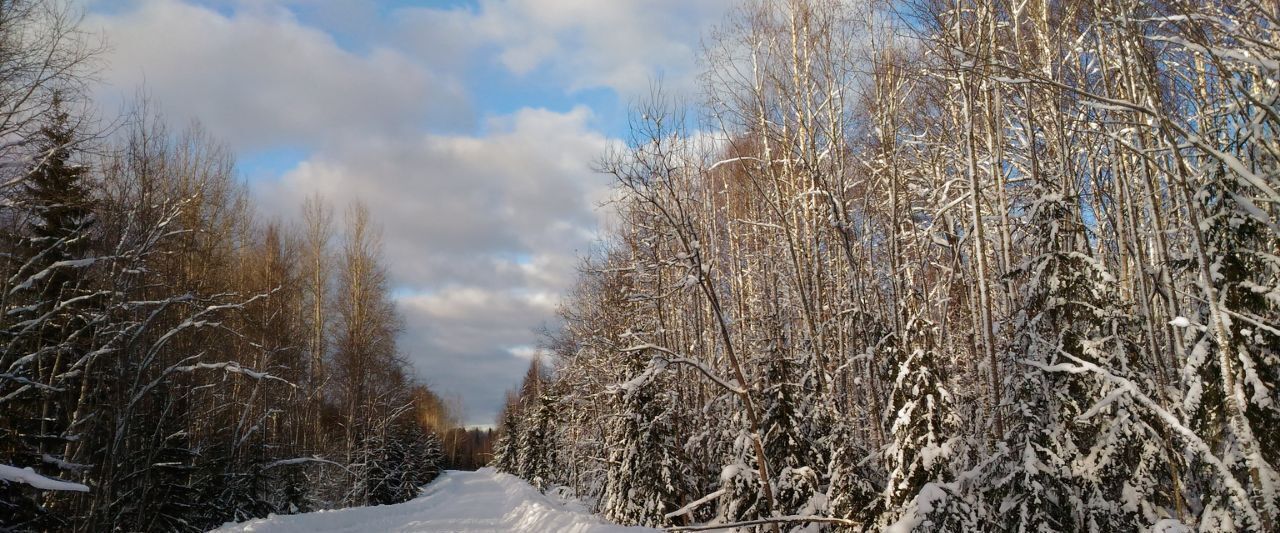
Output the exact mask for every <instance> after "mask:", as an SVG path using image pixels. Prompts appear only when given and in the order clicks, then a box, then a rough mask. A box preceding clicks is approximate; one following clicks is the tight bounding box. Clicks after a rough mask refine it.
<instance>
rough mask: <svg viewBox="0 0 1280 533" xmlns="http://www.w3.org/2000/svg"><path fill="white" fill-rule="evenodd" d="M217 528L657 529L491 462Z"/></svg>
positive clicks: (283, 531)
mask: <svg viewBox="0 0 1280 533" xmlns="http://www.w3.org/2000/svg"><path fill="white" fill-rule="evenodd" d="M215 531H217V532H222V533H233V532H245V533H247V532H254V533H348V532H349V533H355V532H361V533H363V532H374V531H377V532H382V531H386V532H399V533H409V532H413V533H426V532H430V533H443V532H451V533H452V532H459V533H462V532H480V531H493V532H499V531H501V532H512V533H549V532H559V533H644V532H652V531H657V530H654V529H648V528H641V527H624V526H619V525H613V524H607V523H604V522H603V521H602V520H601V519H600V518H598V517H596V516H595V515H592V514H591V513H589V512H587V511H585V510H584V509H583V508H582V506H581V505H580V504H577V503H576V502H565V501H558V500H556V499H553V498H550V497H547V496H545V495H543V494H542V493H540V492H538V490H537V489H535V488H533V487H532V486H530V485H529V484H527V483H525V482H524V481H521V480H520V479H519V478H516V477H514V476H511V475H507V474H502V473H498V472H497V471H495V470H493V469H492V468H482V469H480V470H479V471H476V472H461V471H456V470H450V471H447V472H445V473H444V474H442V475H441V476H440V477H439V478H438V479H436V480H435V481H433V482H432V483H431V484H430V485H427V486H426V488H425V489H424V490H423V493H422V495H421V496H419V497H418V498H416V499H414V500H411V501H408V502H405V503H400V504H396V505H380V506H374V507H355V508H351V509H338V510H333V511H320V512H316V513H306V514H298V515H290V516H272V517H269V518H265V519H261V520H251V521H249V522H241V523H238V524H227V525H224V526H222V528H220V529H217V530H215Z"/></svg>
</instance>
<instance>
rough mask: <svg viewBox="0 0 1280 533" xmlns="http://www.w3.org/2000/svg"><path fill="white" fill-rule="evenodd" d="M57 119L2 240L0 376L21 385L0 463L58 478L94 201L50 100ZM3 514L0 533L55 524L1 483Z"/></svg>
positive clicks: (22, 490)
mask: <svg viewBox="0 0 1280 533" xmlns="http://www.w3.org/2000/svg"><path fill="white" fill-rule="evenodd" d="M54 111H55V112H54V113H53V115H52V119H51V121H50V123H49V124H47V125H45V126H44V127H43V128H42V129H41V130H40V132H39V136H38V139H37V142H36V144H35V146H36V149H35V151H34V153H33V155H32V159H33V161H34V162H33V164H32V165H31V167H30V168H29V169H28V170H27V173H26V176H25V179H24V180H23V182H22V183H21V185H20V186H19V192H18V194H17V195H16V198H15V202H14V203H15V208H16V211H17V213H19V220H21V221H22V222H21V223H20V224H19V225H18V226H17V227H16V229H15V231H14V233H12V234H10V235H7V236H6V240H7V241H8V243H9V244H10V245H11V249H12V250H13V253H12V254H8V255H7V259H8V261H9V262H10V268H9V269H7V271H8V272H11V273H12V274H11V276H10V278H9V280H8V283H6V284H5V286H6V287H8V288H9V295H8V296H7V300H8V301H7V304H8V306H9V309H8V312H7V313H6V315H5V316H4V317H3V319H2V320H3V324H4V326H3V330H0V339H2V340H3V352H2V353H0V372H5V373H8V374H12V375H14V376H17V377H18V378H19V379H18V380H17V381H11V380H6V381H4V382H0V396H7V397H6V402H5V407H4V408H3V409H0V464H8V465H14V466H18V467H32V468H35V469H36V470H37V471H38V472H42V473H45V474H50V475H52V476H54V477H58V476H62V475H68V474H76V473H78V472H76V471H75V470H69V471H67V472H62V473H58V472H49V469H50V465H64V464H68V463H66V462H65V461H63V460H62V459H63V457H62V456H63V450H64V448H65V446H66V444H67V443H68V442H71V441H72V440H73V439H75V438H76V436H75V435H68V434H66V431H67V429H68V428H67V424H68V423H69V421H68V418H69V416H70V414H71V410H72V409H73V408H74V406H73V403H74V396H73V395H74V393H75V392H76V391H77V387H78V383H79V379H85V377H84V376H82V375H81V376H73V375H72V374H76V373H69V371H70V370H71V369H72V367H73V365H75V364H76V363H77V362H78V361H80V360H81V358H83V357H85V356H86V355H87V354H88V353H90V352H91V350H92V349H91V345H92V342H93V340H94V339H93V326H94V324H95V323H96V322H97V319H98V318H99V316H98V313H97V312H96V311H95V308H94V298H93V296H94V295H93V293H92V292H91V287H90V285H91V278H90V276H89V267H91V266H92V264H93V263H94V261H93V259H92V257H91V256H92V254H93V245H94V242H93V241H94V238H93V232H92V230H93V222H94V214H93V213H94V201H93V198H92V194H91V193H90V188H89V187H90V184H89V183H87V181H88V180H87V177H86V170H85V168H84V167H82V166H81V165H79V164H77V163H75V161H74V160H73V158H74V155H75V152H74V150H75V146H76V144H77V142H78V140H79V139H78V137H77V132H76V131H75V128H74V126H73V125H72V123H71V117H70V115H69V114H68V113H67V112H66V111H65V110H63V109H62V103H61V100H60V99H59V98H57V97H56V95H55V101H54ZM23 383H30V384H32V385H33V386H24V385H23ZM13 384H17V385H18V386H16V387H14V386H13ZM0 515H5V516H6V518H0V527H2V526H5V525H18V524H28V525H30V524H43V525H42V526H40V527H53V528H56V526H57V524H59V523H60V519H59V517H58V516H56V515H50V514H46V513H45V512H44V510H43V509H42V507H41V506H40V505H39V504H38V503H36V500H35V493H34V492H33V491H32V490H31V489H29V488H28V487H26V486H22V485H13V484H10V483H7V482H0Z"/></svg>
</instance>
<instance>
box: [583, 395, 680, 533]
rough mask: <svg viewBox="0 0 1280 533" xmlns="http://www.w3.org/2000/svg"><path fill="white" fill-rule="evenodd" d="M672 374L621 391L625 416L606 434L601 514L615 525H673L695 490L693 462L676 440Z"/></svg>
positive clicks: (676, 412)
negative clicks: (673, 517) (672, 515)
mask: <svg viewBox="0 0 1280 533" xmlns="http://www.w3.org/2000/svg"><path fill="white" fill-rule="evenodd" d="M670 387H671V383H670V382H669V379H668V378H667V377H666V373H665V372H663V373H659V375H658V376H655V377H654V378H653V379H650V380H648V381H647V382H645V383H640V384H638V386H636V387H633V388H623V389H620V390H619V391H618V396H617V397H618V402H619V404H620V405H619V406H618V411H619V413H620V414H621V416H618V417H615V418H613V419H612V420H611V421H610V425H609V427H608V428H607V430H606V433H605V438H606V439H607V441H606V442H607V444H606V447H605V449H606V450H609V468H608V472H607V474H606V477H605V482H604V487H603V492H602V494H601V498H600V502H601V511H602V513H603V514H604V516H605V517H606V518H608V519H609V520H612V521H615V522H618V523H622V524H635V525H641V526H646V527H662V526H666V525H670V523H671V521H670V519H668V518H666V515H667V514H668V513H671V512H673V511H676V510H677V509H679V508H680V507H681V500H682V499H683V498H684V497H685V496H686V495H687V494H690V493H691V492H692V491H693V489H692V487H693V485H692V480H691V479H689V478H690V476H689V466H688V459H687V458H685V457H684V454H683V450H682V449H681V446H680V443H679V442H677V440H676V438H677V437H676V435H677V434H678V433H677V429H678V428H677V427H676V426H677V422H678V417H679V412H678V410H677V408H676V406H675V402H674V399H673V398H672V393H671V392H670Z"/></svg>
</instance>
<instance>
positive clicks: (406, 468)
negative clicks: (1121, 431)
mask: <svg viewBox="0 0 1280 533" xmlns="http://www.w3.org/2000/svg"><path fill="white" fill-rule="evenodd" d="M79 22H80V19H79V12H78V11H77V8H76V6H75V5H73V4H72V3H68V2H61V1H55V0H0V174H2V176H0V531H206V530H208V529H210V528H213V527H217V526H219V525H221V524H223V523H224V522H228V521H238V520H245V519H248V518H253V517H265V516H267V515H268V514H270V513H280V514H287V513H295V512H304V511H308V510H314V509H327V508H333V507H344V506H352V505H367V504H380V503H393V502H399V501H404V500H407V499H410V498H412V497H414V496H416V495H417V494H418V488H419V487H420V486H421V485H423V484H425V483H426V482H428V481H430V480H431V479H432V478H433V477H434V476H435V475H436V474H437V473H438V472H439V470H440V468H441V467H442V466H446V464H445V463H447V462H449V461H452V464H463V466H467V465H470V466H472V467H474V464H473V463H474V458H473V457H472V456H471V455H472V454H471V452H470V451H466V452H465V453H462V452H460V451H459V450H463V447H464V446H466V447H469V448H468V450H469V449H471V448H475V447H476V446H479V445H480V444H482V443H483V442H486V441H485V439H484V437H485V435H483V434H469V433H466V432H465V431H463V430H461V429H458V428H456V426H457V423H456V421H454V420H453V417H454V416H455V414H453V413H452V412H451V410H450V406H449V405H448V402H446V401H443V400H442V399H441V398H440V397H439V396H437V395H436V394H435V393H433V392H432V391H431V390H430V389H428V388H427V387H426V386H424V385H422V384H421V383H419V382H418V381H417V380H416V378H415V374H414V372H413V369H412V368H410V367H409V366H408V365H407V363H406V362H405V358H404V354H403V353H401V352H400V351H399V350H398V349H397V344H396V340H397V334H398V333H399V331H400V329H401V326H400V324H401V321H400V317H399V316H398V314H397V310H396V308H395V306H394V302H393V300H392V298H391V296H390V289H391V288H390V286H389V282H388V279H387V275H386V268H385V264H384V261H383V258H382V249H381V246H382V245H381V241H380V229H379V226H378V223H377V222H376V221H375V220H374V217H373V216H372V215H371V213H370V210H369V208H368V207H366V206H364V205H363V204H360V203H358V202H355V203H352V204H351V205H350V206H347V207H344V208H343V210H342V211H338V212H337V213H335V211H337V209H335V208H334V207H332V206H331V204H330V203H329V202H328V201H327V200H326V199H324V198H320V197H314V198H312V199H311V200H309V201H308V202H307V203H306V205H305V206H303V208H302V212H303V222H302V223H300V224H297V223H295V224H286V223H283V222H281V221H278V220H272V219H267V218H264V217H263V216H261V215H260V214H259V213H261V211H259V210H258V209H257V207H256V206H255V205H254V204H253V202H252V199H251V197H250V196H249V193H248V190H247V188H246V185H245V183H244V182H243V181H242V178H241V176H240V175H239V174H238V172H237V171H236V166H235V161H234V157H233V154H232V153H230V151H229V150H228V149H227V148H225V147H224V145H222V144H221V143H220V142H219V141H218V140H216V139H213V138H211V137H210V136H209V135H208V134H207V133H204V132H203V130H202V129H201V128H199V127H198V126H192V127H188V128H182V129H177V130H175V129H171V128H170V127H169V126H168V125H167V123H166V121H165V120H164V118H163V116H162V114H161V113H160V112H159V111H157V109H158V106H159V105H161V104H162V103H156V102H150V101H149V99H148V98H146V97H141V98H139V100H138V102H137V103H136V104H135V105H134V106H132V108H131V110H130V111H129V112H128V113H126V114H125V115H124V116H120V117H111V116H108V117H102V116H99V115H97V114H95V108H94V106H93V103H92V102H90V101H88V98H87V90H86V89H87V87H88V85H89V84H90V83H91V82H92V80H93V76H94V74H95V72H96V71H97V70H98V69H100V68H103V65H102V64H101V52H102V43H101V42H100V40H99V39H97V38H96V36H95V35H93V34H90V33H88V32H86V31H85V30H84V29H82V28H81V27H80V25H79ZM143 91H144V92H145V88H144V89H143ZM439 435H445V436H448V437H449V438H446V439H442V438H441V437H440V436H439ZM446 455H447V457H446Z"/></svg>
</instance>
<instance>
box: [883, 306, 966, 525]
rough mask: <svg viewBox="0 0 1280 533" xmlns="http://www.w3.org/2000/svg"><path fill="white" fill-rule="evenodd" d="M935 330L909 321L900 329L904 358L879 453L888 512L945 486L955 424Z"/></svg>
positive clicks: (954, 442)
mask: <svg viewBox="0 0 1280 533" xmlns="http://www.w3.org/2000/svg"><path fill="white" fill-rule="evenodd" d="M935 327H936V326H934V325H933V324H931V323H929V322H927V321H925V320H923V319H919V318H917V319H913V320H911V321H910V322H908V324H907V325H906V331H905V333H906V335H905V337H906V339H907V342H906V343H905V345H906V348H907V349H906V350H905V353H903V354H902V355H900V356H899V360H898V361H897V363H898V365H897V366H898V372H897V377H896V378H895V379H894V382H893V391H892V393H891V395H890V408H891V409H892V410H893V413H892V416H890V417H887V418H886V419H887V420H890V421H892V423H891V424H890V427H889V428H888V433H889V434H890V435H891V436H892V440H890V442H889V446H888V447H887V449H886V450H885V452H884V454H885V463H886V465H887V468H888V473H889V477H888V482H887V483H886V484H885V489H884V495H883V498H884V501H885V505H886V507H887V508H888V509H900V508H903V507H904V506H905V504H906V503H907V502H909V501H910V500H911V499H912V498H914V497H915V495H916V494H917V493H919V492H920V490H921V488H923V487H924V486H925V484H926V483H942V482H945V481H949V480H950V477H951V475H950V463H951V461H953V460H954V458H955V457H956V456H957V455H958V454H957V450H956V449H955V447H956V445H957V442H958V441H959V439H958V438H957V436H956V433H957V430H958V429H959V426H960V421H959V419H958V418H957V416H956V413H955V406H954V400H953V399H952V397H951V392H950V391H949V390H947V387H946V385H945V383H944V382H943V380H942V375H943V374H942V372H941V361H939V360H938V355H937V353H936V351H935V350H936V348H935V347H934V343H933V338H934V335H935V333H934V332H933V329H934V328H935Z"/></svg>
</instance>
